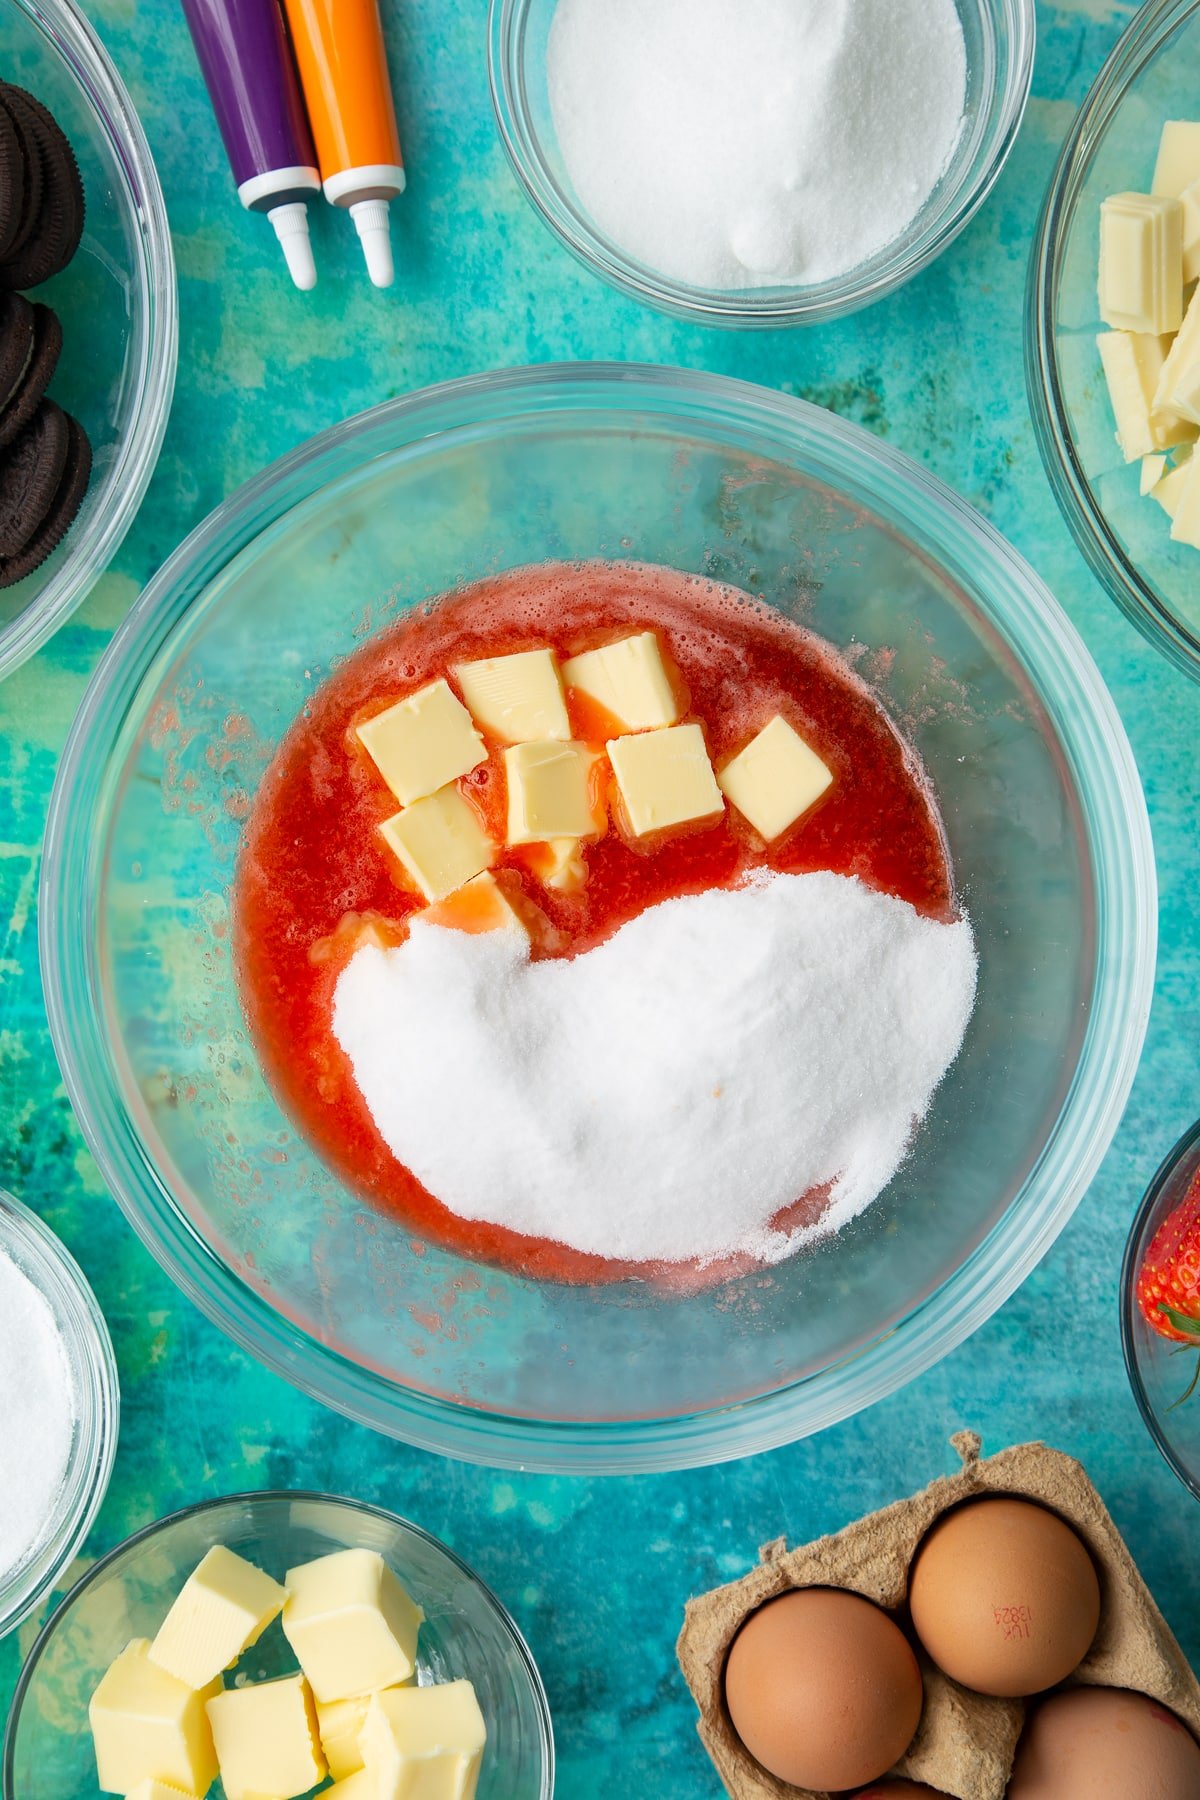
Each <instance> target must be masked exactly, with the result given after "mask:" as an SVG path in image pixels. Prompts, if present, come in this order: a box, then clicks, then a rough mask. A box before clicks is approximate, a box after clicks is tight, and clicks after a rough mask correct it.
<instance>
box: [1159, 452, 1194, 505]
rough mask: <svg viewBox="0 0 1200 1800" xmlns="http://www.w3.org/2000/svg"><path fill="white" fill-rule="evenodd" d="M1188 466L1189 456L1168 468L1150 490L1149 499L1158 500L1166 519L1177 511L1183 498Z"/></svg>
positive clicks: (1189, 462) (1189, 464) (1189, 465)
mask: <svg viewBox="0 0 1200 1800" xmlns="http://www.w3.org/2000/svg"><path fill="white" fill-rule="evenodd" d="M1190 467H1191V459H1190V458H1188V459H1187V460H1185V461H1184V462H1181V463H1176V465H1175V467H1174V468H1173V469H1170V470H1168V472H1167V474H1165V475H1164V476H1163V478H1162V480H1161V481H1159V482H1158V483H1157V484H1156V485H1155V486H1154V487H1152V488H1151V490H1150V497H1151V499H1152V500H1157V501H1158V504H1159V505H1160V506H1161V507H1162V509H1163V511H1164V512H1165V513H1166V515H1167V517H1168V519H1173V518H1174V517H1175V515H1176V513H1177V512H1178V511H1179V502H1180V501H1181V500H1182V498H1183V490H1184V487H1185V486H1186V484H1187V479H1188V475H1189V473H1190Z"/></svg>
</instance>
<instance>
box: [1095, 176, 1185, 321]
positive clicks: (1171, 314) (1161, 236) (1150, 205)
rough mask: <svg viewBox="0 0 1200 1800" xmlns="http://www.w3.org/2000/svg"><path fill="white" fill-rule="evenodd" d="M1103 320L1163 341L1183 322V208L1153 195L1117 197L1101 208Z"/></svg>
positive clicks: (1123, 195) (1101, 303)
mask: <svg viewBox="0 0 1200 1800" xmlns="http://www.w3.org/2000/svg"><path fill="white" fill-rule="evenodd" d="M1100 317H1101V318H1102V319H1103V320H1104V323H1105V324H1106V325H1111V326H1112V327H1113V329H1114V330H1116V331H1135V332H1138V333H1141V334H1143V335H1150V336H1156V337H1161V336H1162V334H1163V333H1164V332H1169V331H1178V329H1179V322H1180V320H1181V319H1182V318H1183V207H1182V206H1181V205H1180V203H1179V201H1178V200H1176V199H1168V198H1166V197H1164V196H1155V195H1151V194H1112V195H1110V197H1109V198H1108V199H1107V200H1105V201H1104V203H1103V204H1102V206H1101V208H1100Z"/></svg>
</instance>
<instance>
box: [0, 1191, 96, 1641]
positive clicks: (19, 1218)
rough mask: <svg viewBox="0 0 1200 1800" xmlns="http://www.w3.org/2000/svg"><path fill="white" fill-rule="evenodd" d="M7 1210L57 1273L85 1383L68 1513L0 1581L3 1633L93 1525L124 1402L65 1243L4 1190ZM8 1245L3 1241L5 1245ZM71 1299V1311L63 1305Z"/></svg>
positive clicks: (53, 1302)
mask: <svg viewBox="0 0 1200 1800" xmlns="http://www.w3.org/2000/svg"><path fill="white" fill-rule="evenodd" d="M0 1215H4V1216H6V1217H7V1218H8V1219H9V1220H10V1221H11V1222H13V1223H14V1224H15V1227H16V1231H15V1234H14V1235H15V1236H16V1237H17V1238H19V1239H21V1240H22V1241H23V1243H24V1245H25V1246H26V1247H27V1248H28V1249H29V1251H30V1253H31V1255H30V1260H31V1262H34V1263H38V1262H40V1263H41V1264H43V1265H44V1266H46V1267H47V1268H48V1269H49V1270H50V1271H51V1272H52V1273H53V1274H54V1275H56V1276H57V1278H58V1283H59V1286H60V1289H61V1292H60V1293H48V1294H46V1295H45V1298H46V1300H47V1301H48V1303H49V1304H50V1306H51V1308H52V1310H53V1313H54V1318H55V1322H56V1323H57V1325H58V1327H59V1329H60V1330H61V1331H62V1333H63V1335H64V1337H65V1338H66V1339H67V1340H68V1342H69V1344H70V1347H71V1349H72V1350H73V1352H74V1360H75V1363H76V1364H77V1366H78V1369H79V1372H80V1376H81V1380H80V1389H79V1392H78V1393H77V1395H76V1401H77V1407H78V1416H77V1437H76V1442H75V1446H74V1450H73V1453H72V1457H71V1463H70V1467H69V1470H68V1479H67V1482H66V1485H65V1487H64V1490H63V1496H62V1497H63V1501H64V1507H63V1512H62V1516H61V1518H60V1519H59V1521H58V1524H57V1525H56V1526H55V1529H54V1531H53V1532H52V1533H51V1534H50V1536H49V1538H48V1539H47V1540H46V1543H45V1544H44V1546H43V1547H42V1550H41V1552H40V1554H39V1555H38V1556H36V1557H35V1558H34V1559H33V1560H32V1561H31V1562H29V1563H26V1564H25V1565H24V1566H23V1567H22V1568H20V1569H19V1570H18V1572H17V1574H16V1576H15V1578H14V1579H13V1581H12V1582H10V1584H9V1585H8V1587H3V1586H0V1638H2V1637H6V1636H7V1635H8V1633H9V1632H11V1631H14V1630H15V1629H16V1627H17V1626H18V1625H19V1624H21V1622H22V1620H24V1619H27V1618H28V1617H29V1615H30V1613H31V1612H33V1610H34V1608H35V1607H36V1606H37V1605H38V1603H39V1601H40V1600H41V1599H42V1598H43V1596H44V1595H45V1594H46V1592H47V1591H48V1590H49V1589H50V1588H51V1587H52V1586H53V1585H54V1582H55V1581H56V1579H57V1578H58V1576H59V1575H60V1574H61V1573H62V1571H63V1570H64V1569H65V1568H66V1567H67V1565H68V1563H69V1562H70V1561H71V1558H72V1557H73V1556H74V1555H75V1552H76V1551H77V1550H78V1548H79V1546H80V1544H82V1542H83V1540H84V1539H85V1538H86V1536H87V1534H88V1532H89V1531H90V1530H91V1528H92V1524H93V1522H94V1520H95V1518H96V1514H97V1513H98V1512H99V1510H100V1507H101V1504H102V1503H103V1500H104V1496H105V1494H106V1493H107V1492H108V1484H109V1481H110V1479H111V1477H112V1470H113V1462H114V1460H115V1458H116V1454H117V1438H118V1436H119V1432H120V1417H121V1399H120V1383H119V1381H118V1377H117V1363H116V1357H115V1355H114V1353H113V1346H112V1339H111V1337H110V1336H109V1332H108V1326H107V1324H106V1323H105V1319H104V1314H103V1313H102V1312H101V1310H100V1305H99V1302H98V1301H97V1299H96V1296H95V1294H93V1292H92V1290H91V1287H90V1285H89V1283H88V1280H87V1277H86V1276H85V1275H84V1273H83V1270H82V1269H81V1268H80V1267H79V1264H78V1263H77V1262H76V1261H75V1258H74V1257H73V1256H72V1255H71V1253H70V1251H69V1250H68V1249H67V1247H66V1245H65V1244H64V1243H63V1242H62V1241H61V1239H60V1238H58V1237H56V1236H55V1234H54V1232H52V1231H51V1229H50V1227H49V1226H48V1225H47V1224H46V1223H45V1222H44V1220H42V1219H40V1218H39V1217H38V1215H37V1213H35V1212H33V1211H31V1210H30V1208H29V1207H28V1206H25V1205H23V1204H22V1202H21V1201H20V1200H18V1199H17V1198H16V1197H15V1196H14V1195H13V1194H10V1193H8V1192H7V1190H6V1189H2V1188H0ZM0 1247H2V1246H0ZM64 1298H65V1299H66V1300H67V1301H68V1302H69V1304H70V1310H67V1309H66V1308H64V1306H63V1305H61V1304H60V1302H61V1301H62V1300H63V1299H64Z"/></svg>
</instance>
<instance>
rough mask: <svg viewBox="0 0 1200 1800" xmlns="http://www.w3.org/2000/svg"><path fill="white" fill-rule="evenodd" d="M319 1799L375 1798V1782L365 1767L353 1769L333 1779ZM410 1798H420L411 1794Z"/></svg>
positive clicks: (359, 1799)
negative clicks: (341, 1776) (349, 1772)
mask: <svg viewBox="0 0 1200 1800" xmlns="http://www.w3.org/2000/svg"><path fill="white" fill-rule="evenodd" d="M321 1800H375V1782H374V1780H373V1779H372V1777H371V1776H370V1775H368V1774H367V1771H366V1770H365V1769H355V1770H354V1771H353V1773H352V1774H350V1775H346V1776H344V1777H343V1778H342V1780H341V1781H335V1782H334V1784H333V1786H332V1787H331V1788H326V1789H325V1792H324V1793H323V1794H322V1795H321ZM411 1800H420V1797H419V1796H418V1795H413V1796H412V1797H411Z"/></svg>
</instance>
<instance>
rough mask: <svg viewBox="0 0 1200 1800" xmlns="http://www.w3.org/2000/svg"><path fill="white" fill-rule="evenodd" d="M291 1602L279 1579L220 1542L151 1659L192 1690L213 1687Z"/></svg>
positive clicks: (189, 1584)
mask: <svg viewBox="0 0 1200 1800" xmlns="http://www.w3.org/2000/svg"><path fill="white" fill-rule="evenodd" d="M286 1599H287V1595H286V1593H285V1592H284V1590H283V1588H281V1587H280V1585H279V1583H278V1582H277V1581H272V1580H271V1577H270V1576H269V1575H264V1574H263V1572H262V1570H261V1569H256V1568H255V1567H254V1565H253V1564H252V1563H248V1562H245V1561H244V1560H243V1559H242V1557H240V1556H235V1555H234V1553H233V1551H232V1550H227V1549H226V1548H225V1547H224V1545H222V1544H215V1545H214V1546H213V1548H212V1549H211V1550H210V1551H209V1552H208V1554H207V1555H206V1556H205V1557H204V1559H203V1561H202V1562H201V1563H200V1564H199V1566H198V1567H197V1568H196V1569H195V1570H194V1571H193V1572H192V1574H191V1575H189V1576H188V1578H187V1580H186V1581H185V1582H184V1584H183V1586H182V1588H181V1589H180V1591H179V1595H178V1597H177V1599H176V1601H175V1604H174V1605H173V1606H172V1608H171V1610H170V1612H169V1613H168V1614H167V1616H166V1618H165V1619H164V1620H163V1622H162V1625H161V1626H160V1627H159V1632H158V1636H157V1637H156V1638H155V1640H154V1642H153V1643H152V1644H151V1646H150V1660H151V1662H155V1663H157V1664H158V1666H159V1668H160V1669H165V1670H166V1671H167V1674H168V1675H174V1677H175V1679H176V1680H177V1681H182V1682H184V1683H185V1684H186V1686H188V1687H190V1688H202V1687H207V1685H208V1683H209V1682H210V1681H212V1680H214V1679H215V1678H216V1676H218V1675H219V1674H220V1673H221V1671H222V1670H223V1669H228V1668H230V1667H231V1666H232V1664H234V1663H235V1662H236V1661H237V1659H238V1657H239V1656H240V1655H241V1654H242V1652H243V1650H248V1649H249V1648H250V1646H251V1645H252V1644H256V1643H257V1642H258V1640H259V1638H260V1637H261V1636H262V1634H263V1632H264V1631H265V1630H266V1629H267V1626H268V1625H269V1624H270V1623H271V1620H272V1619H274V1618H277V1617H278V1615H279V1613H280V1612H281V1611H282V1610H283V1603H284V1601H285V1600H286Z"/></svg>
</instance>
